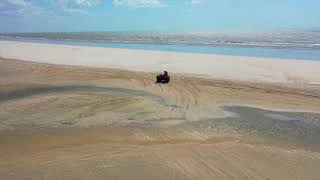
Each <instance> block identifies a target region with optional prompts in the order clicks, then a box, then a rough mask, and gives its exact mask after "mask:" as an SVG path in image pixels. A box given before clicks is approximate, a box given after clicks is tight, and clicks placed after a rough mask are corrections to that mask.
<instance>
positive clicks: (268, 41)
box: [0, 32, 320, 61]
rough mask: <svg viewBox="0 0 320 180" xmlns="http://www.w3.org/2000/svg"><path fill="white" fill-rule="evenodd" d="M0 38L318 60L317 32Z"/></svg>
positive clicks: (319, 41) (0, 37)
mask: <svg viewBox="0 0 320 180" xmlns="http://www.w3.org/2000/svg"><path fill="white" fill-rule="evenodd" d="M0 40H3V41H18V42H33V43H46V44H63V45H75V46H90V47H111V48H125V49H142V50H156V51H172V52H187V53H204V54H218V55H232V56H249V57H269V58H280V59H303V60H316V61H317V60H319V61H320V33H319V32H304V33H292V32H291V33H284V34H281V33H277V34H260V35H252V34H251V35H247V34H245V35H213V34H169V33H149V34H148V33H124V32H122V33H110V32H109V33H29V34H28V33H27V34H1V35H0Z"/></svg>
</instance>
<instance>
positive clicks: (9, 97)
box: [0, 42, 320, 180]
mask: <svg viewBox="0 0 320 180" xmlns="http://www.w3.org/2000/svg"><path fill="white" fill-rule="evenodd" d="M0 56H1V58H0V147H1V148H0V177H2V178H4V179H137V180H138V179H139V180H140V179H201V180H203V179H237V180H238V179H318V177H319V176H320V172H319V168H320V86H319V84H318V83H319V82H320V74H319V72H320V71H317V69H320V68H319V67H320V66H319V65H320V64H319V62H317V61H300V60H274V59H258V58H246V57H231V56H215V55H204V54H188V53H171V52H154V51H141V50H124V49H111V48H93V47H91V48H90V47H74V46H61V45H45V44H32V43H17V42H0ZM162 70H168V71H169V73H171V76H172V81H171V82H170V83H169V84H156V83H155V76H156V75H157V73H159V72H161V71H162Z"/></svg>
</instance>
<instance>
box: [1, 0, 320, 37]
mask: <svg viewBox="0 0 320 180" xmlns="http://www.w3.org/2000/svg"><path fill="white" fill-rule="evenodd" d="M319 7H320V1H319V0H0V32H49V31H184V32H185V31H188V32H190V31H194V32H220V31H231V32H232V31H254V30H275V29H317V28H320V10H319Z"/></svg>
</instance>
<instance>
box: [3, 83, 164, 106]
mask: <svg viewBox="0 0 320 180" xmlns="http://www.w3.org/2000/svg"><path fill="white" fill-rule="evenodd" d="M67 92H96V93H103V92H108V93H122V94H127V95H130V96H140V97H149V98H152V100H153V101H156V102H158V103H160V104H161V105H165V106H169V105H168V103H167V102H166V99H165V98H163V97H161V96H158V95H155V94H152V93H150V92H146V91H142V90H133V89H126V88H117V87H98V86H89V85H88V86H85V85H68V86H42V87H41V86H40V87H29V88H24V89H18V90H14V91H10V92H0V102H4V101H9V100H15V99H20V98H27V97H30V96H34V95H43V94H49V93H67Z"/></svg>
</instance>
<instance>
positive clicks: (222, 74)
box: [0, 41, 320, 85]
mask: <svg viewBox="0 0 320 180" xmlns="http://www.w3.org/2000/svg"><path fill="white" fill-rule="evenodd" d="M0 57H3V58H9V59H20V60H28V61H34V62H42V63H53V64H64V65H82V66H90V67H107V68H120V69H128V70H139V71H147V72H159V71H163V70H168V71H169V72H175V73H187V74H198V75H206V76H210V77H214V78H219V79H232V80H244V81H264V82H279V83H300V84H301V83H304V84H305V83H307V84H308V83H310V84H318V85H319V84H320V71H319V69H320V62H319V61H318V62H317V61H301V60H295V61H293V60H283V59H282V60H278V59H270V58H254V57H236V56H222V55H206V54H192V53H176V52H158V51H144V50H126V49H115V48H99V47H79V46H67V45H53V44H36V43H23V42H5V41H0Z"/></svg>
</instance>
